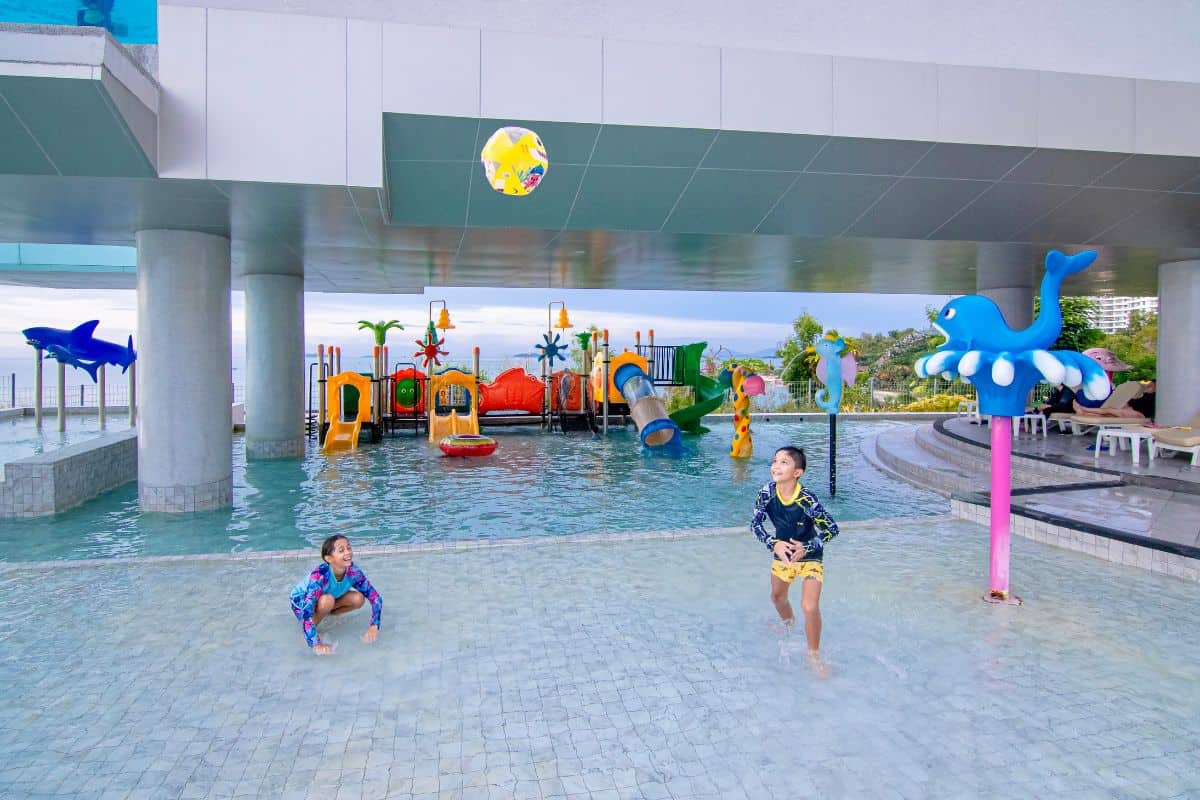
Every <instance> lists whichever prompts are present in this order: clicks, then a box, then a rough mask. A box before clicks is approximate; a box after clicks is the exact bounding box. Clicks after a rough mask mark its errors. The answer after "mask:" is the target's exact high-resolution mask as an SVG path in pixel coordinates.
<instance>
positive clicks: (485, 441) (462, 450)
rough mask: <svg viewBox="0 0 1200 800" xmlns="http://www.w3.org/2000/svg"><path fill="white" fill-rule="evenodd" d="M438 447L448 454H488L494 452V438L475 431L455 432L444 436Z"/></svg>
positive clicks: (468, 455) (466, 455) (467, 455)
mask: <svg viewBox="0 0 1200 800" xmlns="http://www.w3.org/2000/svg"><path fill="white" fill-rule="evenodd" d="M438 447H439V448H440V449H441V451H442V452H443V453H445V454H446V455H448V456H463V457H471V456H490V455H491V454H492V453H494V452H496V440H495V439H493V438H492V437H490V436H481V435H479V434H477V433H457V434H453V435H451V436H446V437H444V438H443V439H442V440H441V441H440V442H438Z"/></svg>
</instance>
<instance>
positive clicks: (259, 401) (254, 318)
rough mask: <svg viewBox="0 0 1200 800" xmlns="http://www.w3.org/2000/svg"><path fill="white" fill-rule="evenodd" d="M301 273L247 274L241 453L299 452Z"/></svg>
mask: <svg viewBox="0 0 1200 800" xmlns="http://www.w3.org/2000/svg"><path fill="white" fill-rule="evenodd" d="M304 382H305V371H304V277H303V276H301V275H247V276H246V455H247V456H248V457H250V458H287V457H290V456H301V455H304Z"/></svg>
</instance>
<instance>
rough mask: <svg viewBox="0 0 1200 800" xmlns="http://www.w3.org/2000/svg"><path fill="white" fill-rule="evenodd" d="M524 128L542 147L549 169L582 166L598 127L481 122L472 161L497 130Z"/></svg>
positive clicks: (578, 123) (593, 143) (581, 124)
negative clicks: (513, 127)
mask: <svg viewBox="0 0 1200 800" xmlns="http://www.w3.org/2000/svg"><path fill="white" fill-rule="evenodd" d="M514 125H515V126H517V127H519V128H528V129H530V130H532V131H533V132H535V133H536V134H537V135H538V137H539V138H541V140H542V144H544V145H545V146H546V157H547V158H548V159H549V161H550V166H551V167H554V166H555V165H557V164H586V163H588V159H590V158H591V155H592V148H593V147H595V144H596V135H597V134H598V133H599V132H600V126H599V125H593V124H590V123H582V122H546V121H537V120H503V119H484V120H482V121H481V122H480V125H479V134H478V136H476V138H475V146H474V149H473V150H472V159H478V158H479V157H480V155H479V154H480V153H481V152H482V150H483V146H484V144H486V143H487V140H488V139H489V138H490V137H491V135H492V134H493V133H495V132H496V131H497V130H498V129H499V128H504V127H508V126H514Z"/></svg>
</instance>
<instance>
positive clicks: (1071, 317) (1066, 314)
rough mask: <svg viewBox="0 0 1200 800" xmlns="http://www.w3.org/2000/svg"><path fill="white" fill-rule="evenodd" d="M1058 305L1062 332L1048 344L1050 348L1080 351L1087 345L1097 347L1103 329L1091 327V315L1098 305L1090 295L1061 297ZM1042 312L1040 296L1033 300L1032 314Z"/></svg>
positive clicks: (1102, 337) (1102, 336) (1086, 347)
mask: <svg viewBox="0 0 1200 800" xmlns="http://www.w3.org/2000/svg"><path fill="white" fill-rule="evenodd" d="M1058 306H1059V308H1060V309H1062V319H1063V324H1062V333H1060V334H1059V335H1058V339H1056V340H1055V342H1054V344H1053V345H1051V346H1050V348H1049V349H1051V350H1074V351H1075V352H1077V353H1082V352H1083V351H1084V350H1087V349H1088V348H1089V347H1097V346H1099V345H1100V342H1101V340H1103V339H1104V331H1102V330H1100V329H1099V328H1094V327H1092V322H1091V320H1092V317H1093V316H1094V315H1095V313H1096V310H1097V309H1098V306H1097V304H1096V301H1095V300H1092V299H1091V298H1090V297H1062V298H1059V301H1058ZM1040 313H1042V304H1041V298H1039V297H1035V298H1034V301H1033V314H1034V316H1035V317H1036V316H1037V315H1038V314H1040Z"/></svg>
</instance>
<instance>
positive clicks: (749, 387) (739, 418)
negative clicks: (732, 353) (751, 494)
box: [729, 365, 764, 458]
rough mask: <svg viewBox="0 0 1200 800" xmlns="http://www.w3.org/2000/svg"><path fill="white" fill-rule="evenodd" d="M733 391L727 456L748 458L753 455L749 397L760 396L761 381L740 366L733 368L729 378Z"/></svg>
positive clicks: (762, 387) (762, 385) (761, 391)
mask: <svg viewBox="0 0 1200 800" xmlns="http://www.w3.org/2000/svg"><path fill="white" fill-rule="evenodd" d="M729 387H730V389H732V391H733V443H732V444H731V445H730V447H729V455H730V456H732V457H733V458H749V457H750V456H752V455H754V437H753V436H751V434H750V396H751V395H756V394H762V393H763V389H764V384H763V379H762V378H761V377H760V376H758V375H755V374H754V373H752V372H748V371H746V369H745V368H744V367H742V366H740V365H739V366H735V367H734V368H733V370H732V371H731V373H730V376H729Z"/></svg>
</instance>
